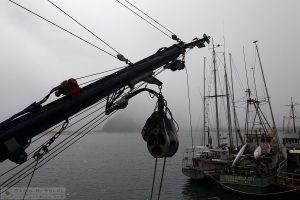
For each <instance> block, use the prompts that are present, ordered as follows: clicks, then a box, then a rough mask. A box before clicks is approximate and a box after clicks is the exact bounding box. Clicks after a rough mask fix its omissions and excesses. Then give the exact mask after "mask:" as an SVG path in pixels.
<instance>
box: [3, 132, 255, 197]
mask: <svg viewBox="0 0 300 200" xmlns="http://www.w3.org/2000/svg"><path fill="white" fill-rule="evenodd" d="M61 137H66V136H61ZM179 140H180V148H179V150H178V152H177V154H176V155H175V156H174V157H172V158H169V159H167V165H166V170H165V176H164V182H163V187H162V194H161V199H186V200H196V199H197V200H199V199H230V200H231V199H253V197H245V196H241V195H235V194H232V193H229V192H225V191H223V190H222V189H221V187H220V186H219V185H217V184H215V182H213V181H206V182H197V181H191V180H190V179H189V178H187V177H185V176H184V175H183V174H182V173H181V159H182V155H183V149H184V148H185V147H186V146H190V145H191V139H190V135H189V133H180V134H179ZM195 143H197V141H195ZM162 161H163V160H162V159H161V160H160V161H159V164H158V176H157V178H156V180H157V182H156V186H157V187H156V188H155V196H154V197H155V198H153V199H156V195H157V192H158V185H159V180H160V175H161V170H162V163H163V162H162ZM154 162H155V160H154V158H153V157H151V155H150V154H149V153H148V150H147V147H146V143H145V142H144V141H143V139H142V137H141V135H140V134H139V133H130V134H121V133H120V134H117V133H109V134H108V133H93V134H91V135H87V136H85V137H84V138H83V139H82V140H81V141H79V142H78V143H76V144H75V145H73V146H72V147H71V148H69V149H68V150H67V151H65V152H64V153H62V154H61V155H60V156H59V157H57V158H55V159H54V160H52V161H50V162H49V163H48V164H46V165H45V166H44V167H42V168H41V169H39V170H38V171H37V172H36V173H35V175H34V178H33V180H32V183H31V187H65V188H66V191H67V199H72V200H81V199H89V200H100V199H101V200H106V199H132V200H134V199H139V200H140V199H148V198H149V196H150V191H151V184H152V176H153V170H154ZM10 166H13V165H11V163H10V162H5V163H1V172H3V171H4V170H5V168H6V169H7V168H8V167H10ZM27 182H28V179H26V180H25V181H24V182H22V183H21V184H19V185H18V186H26V185H27ZM255 199H257V198H255Z"/></svg>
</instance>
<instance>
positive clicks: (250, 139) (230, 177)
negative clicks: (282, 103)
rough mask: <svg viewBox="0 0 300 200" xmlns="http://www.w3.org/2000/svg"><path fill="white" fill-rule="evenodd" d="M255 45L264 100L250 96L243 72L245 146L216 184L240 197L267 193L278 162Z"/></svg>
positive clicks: (276, 139) (277, 142) (270, 113)
mask: <svg viewBox="0 0 300 200" xmlns="http://www.w3.org/2000/svg"><path fill="white" fill-rule="evenodd" d="M256 42H257V41H255V42H254V43H255V48H256V52H257V55H258V58H259V63H260V69H261V74H262V80H263V83H264V90H265V93H266V95H267V97H266V98H259V97H258V95H257V91H255V94H252V93H251V90H250V87H249V82H248V75H247V70H246V75H247V85H248V89H247V90H246V93H247V104H246V106H247V107H246V123H245V126H246V127H245V142H246V144H245V145H244V146H243V148H242V149H241V150H240V152H239V153H238V154H237V156H236V158H235V162H233V163H232V165H231V166H230V167H229V168H228V169H227V170H226V172H225V173H224V174H222V175H221V176H220V183H221V185H222V187H223V188H224V189H227V190H231V191H234V192H240V193H244V194H245V193H246V194H257V193H265V192H267V191H268V189H269V187H270V186H271V184H273V183H274V182H275V179H276V170H277V167H278V164H279V162H280V161H281V152H280V149H279V141H278V135H277V129H276V125H275V120H274V116H273V112H272V107H271V101H270V97H269V93H268V89H267V86H266V81H265V77H264V73H263V68H262V65H261V60H260V56H259V52H258V47H257V45H256ZM245 66H246V64H245ZM263 105H268V107H269V115H270V117H271V121H272V122H271V123H272V125H271V123H269V121H268V119H267V114H268V113H266V112H263V109H262V107H263Z"/></svg>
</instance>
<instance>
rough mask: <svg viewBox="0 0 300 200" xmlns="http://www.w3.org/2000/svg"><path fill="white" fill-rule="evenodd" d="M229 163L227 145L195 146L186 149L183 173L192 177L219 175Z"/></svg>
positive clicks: (203, 177)
mask: <svg viewBox="0 0 300 200" xmlns="http://www.w3.org/2000/svg"><path fill="white" fill-rule="evenodd" d="M228 164H229V150H228V148H227V147H223V148H218V149H216V148H211V147H207V146H194V147H189V148H186V149H185V152H184V156H183V160H182V173H183V174H184V175H186V176H188V177H190V178H192V179H198V180H199V179H205V178H209V177H210V176H213V177H219V175H220V174H221V173H223V171H224V166H225V165H228Z"/></svg>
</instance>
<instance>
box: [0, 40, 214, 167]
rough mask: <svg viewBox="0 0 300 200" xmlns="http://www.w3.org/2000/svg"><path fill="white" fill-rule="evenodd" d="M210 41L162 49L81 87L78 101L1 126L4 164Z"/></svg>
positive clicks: (36, 111) (0, 152)
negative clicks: (40, 137) (46, 133)
mask: <svg viewBox="0 0 300 200" xmlns="http://www.w3.org/2000/svg"><path fill="white" fill-rule="evenodd" d="M209 39H210V37H208V36H206V35H205V34H204V36H203V38H202V39H198V38H195V39H194V40H193V41H192V42H190V43H183V42H179V43H178V44H174V45H172V46H170V47H167V48H161V49H159V50H158V51H157V52H156V53H155V54H153V55H151V56H149V57H147V58H145V59H143V60H141V61H138V62H136V63H134V64H132V65H129V66H128V67H126V68H124V69H121V70H119V71H117V72H115V73H113V74H110V75H108V76H105V77H104V78H102V79H100V80H98V81H96V82H94V83H91V84H89V85H87V86H85V87H83V88H81V89H80V95H79V96H78V97H76V98H70V97H69V96H64V97H62V98H59V99H57V100H55V101H53V102H51V103H49V104H47V105H44V106H40V107H38V108H36V109H34V110H33V111H31V112H28V113H25V114H24V115H22V116H20V117H17V118H15V119H13V120H11V121H8V122H5V123H2V124H0V162H2V161H4V160H6V159H8V158H9V159H10V160H12V161H14V162H16V163H22V162H24V161H26V159H27V154H26V152H25V149H26V148H27V146H28V145H29V143H30V140H31V138H33V137H35V136H37V135H38V134H40V133H42V132H43V131H45V130H47V129H49V128H51V127H53V126H55V125H56V124H58V123H60V122H62V121H64V120H66V119H68V118H69V117H71V116H72V115H74V114H76V113H78V112H80V111H81V110H83V109H85V108H87V107H89V106H91V105H93V104H95V103H96V102H98V101H100V100H101V99H103V98H105V97H107V96H108V95H110V94H112V93H114V92H116V91H118V90H120V89H122V88H123V87H124V86H126V85H129V86H131V87H132V86H133V85H134V84H136V83H138V82H141V81H143V80H144V79H145V76H146V75H147V74H149V73H150V74H152V72H153V70H155V69H157V68H159V67H162V66H167V65H168V64H170V63H172V62H174V61H175V60H176V59H177V58H178V56H180V55H181V54H184V53H185V51H186V49H188V48H193V47H195V46H197V47H199V48H201V47H204V46H205V45H204V44H205V42H206V43H209Z"/></svg>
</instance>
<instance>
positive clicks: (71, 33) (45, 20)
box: [8, 0, 119, 60]
mask: <svg viewBox="0 0 300 200" xmlns="http://www.w3.org/2000/svg"><path fill="white" fill-rule="evenodd" d="M8 1H10V2H11V3H13V4H15V5H17V6H19V7H20V8H22V9H24V10H26V11H28V12H30V13H31V14H33V15H35V16H37V17H39V18H41V19H43V20H44V21H46V22H48V23H50V24H52V25H53V26H56V27H57V28H59V29H61V30H63V31H65V32H67V33H69V34H70V35H72V36H74V37H76V38H78V39H80V40H81V41H83V42H85V43H87V44H89V45H91V46H93V47H95V48H97V49H98V50H100V51H102V52H104V53H106V54H107V55H110V56H111V57H114V58H116V59H118V60H119V58H118V57H117V56H115V55H113V54H111V53H109V52H108V51H106V50H104V49H102V48H100V47H98V46H96V45H95V44H93V43H91V42H89V41H87V40H85V39H83V38H82V37H80V36H78V35H76V34H74V33H72V32H71V31H68V30H67V29H65V28H63V27H61V26H59V25H57V24H55V23H54V22H52V21H50V20H48V19H46V18H44V17H42V16H41V15H39V14H37V13H35V12H33V11H31V10H29V9H28V8H25V7H24V6H22V5H20V4H18V3H16V2H14V1H12V0H8Z"/></svg>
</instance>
